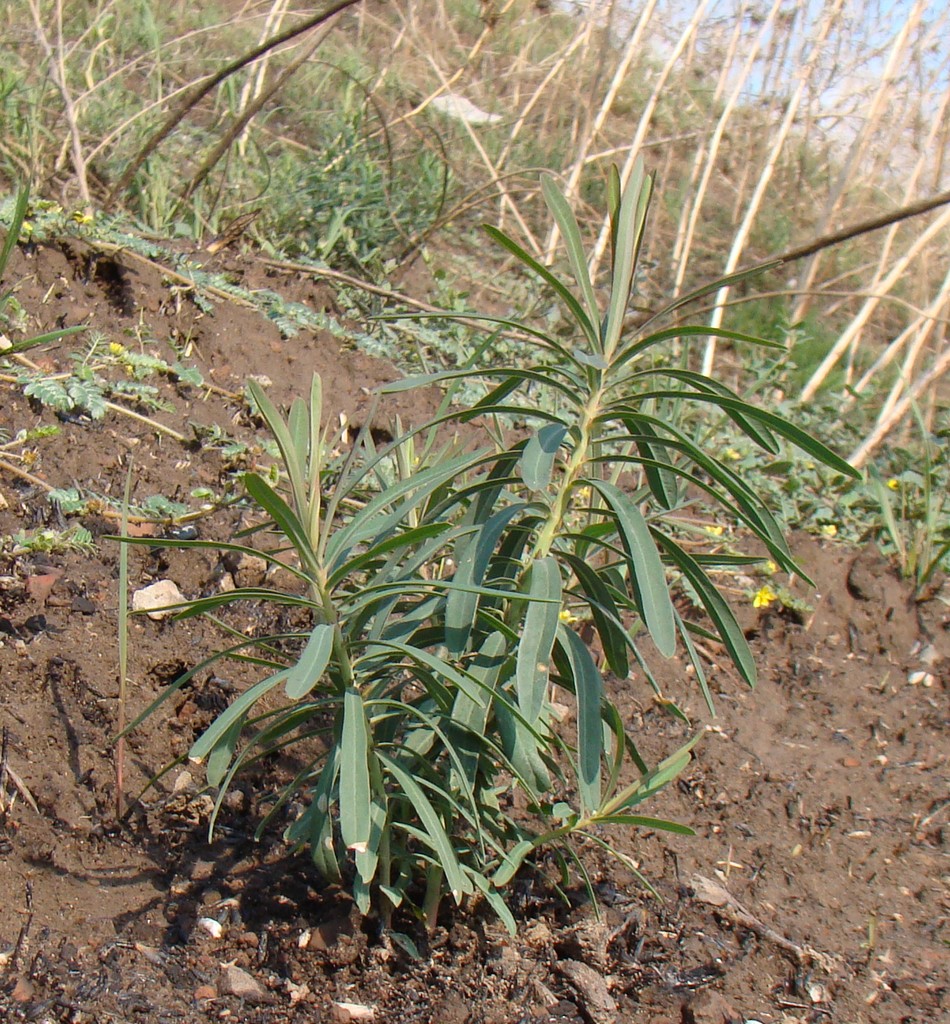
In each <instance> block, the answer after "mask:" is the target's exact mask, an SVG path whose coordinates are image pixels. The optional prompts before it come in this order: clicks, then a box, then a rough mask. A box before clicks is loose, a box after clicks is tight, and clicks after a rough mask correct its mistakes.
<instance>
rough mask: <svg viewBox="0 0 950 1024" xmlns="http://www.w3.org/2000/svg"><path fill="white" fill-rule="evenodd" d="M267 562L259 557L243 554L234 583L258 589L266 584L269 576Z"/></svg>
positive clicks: (235, 573) (234, 574) (239, 560)
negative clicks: (266, 578) (257, 587)
mask: <svg viewBox="0 0 950 1024" xmlns="http://www.w3.org/2000/svg"><path fill="white" fill-rule="evenodd" d="M267 566H268V563H267V560H266V559H264V558H261V557H260V556H259V555H248V554H243V555H241V557H240V558H239V559H238V564H237V570H236V572H234V573H233V576H234V581H235V583H237V584H238V585H239V586H242V587H256V586H260V584H261V583H263V582H264V577H265V576H266V575H267Z"/></svg>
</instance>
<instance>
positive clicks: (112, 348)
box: [109, 341, 125, 356]
mask: <svg viewBox="0 0 950 1024" xmlns="http://www.w3.org/2000/svg"><path fill="white" fill-rule="evenodd" d="M109 352H110V353H111V354H112V355H114V356H124V355H125V345H120V344H119V342H117V341H110V342H109Z"/></svg>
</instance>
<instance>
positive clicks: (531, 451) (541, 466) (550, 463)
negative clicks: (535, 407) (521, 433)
mask: <svg viewBox="0 0 950 1024" xmlns="http://www.w3.org/2000/svg"><path fill="white" fill-rule="evenodd" d="M566 436H567V427H566V426H565V425H563V424H561V423H547V424H545V425H544V426H543V427H540V428H539V429H538V430H536V431H535V432H534V433H533V434H532V435H531V437H530V438H528V443H527V444H526V445H525V447H524V453H523V454H522V456H521V479H522V480H524V482H525V486H526V487H528V489H529V490H532V491H544V490H546V489H547V487H548V484H550V483H551V475H552V473H553V471H554V460H555V459H556V458H557V453H558V450H559V449H560V447H561V442H562V441H563V440H564V438H565V437H566Z"/></svg>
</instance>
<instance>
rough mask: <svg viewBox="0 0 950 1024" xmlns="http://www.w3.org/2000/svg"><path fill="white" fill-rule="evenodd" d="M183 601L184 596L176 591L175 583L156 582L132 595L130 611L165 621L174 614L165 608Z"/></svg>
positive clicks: (167, 581) (170, 581)
mask: <svg viewBox="0 0 950 1024" xmlns="http://www.w3.org/2000/svg"><path fill="white" fill-rule="evenodd" d="M184 600H185V595H184V594H183V593H182V592H181V591H180V590H179V589H178V584H177V583H174V582H173V581H172V580H157V581H156V582H155V583H152V584H150V585H149V586H147V587H142V589H141V590H136V591H135V593H134V594H133V595H132V611H134V612H145V614H146V615H148V617H149V618H150V619H167V618H168V617H169V615H174V614H175V612H174V611H173V610H171V609H169V608H167V607H166V606H167V605H170V604H181V603H182V602H183V601H184Z"/></svg>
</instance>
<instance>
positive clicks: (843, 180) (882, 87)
mask: <svg viewBox="0 0 950 1024" xmlns="http://www.w3.org/2000/svg"><path fill="white" fill-rule="evenodd" d="M926 7H927V0H917V2H916V3H915V4H914V6H913V8H911V11H910V13H909V14H908V17H907V20H906V21H905V22H904V23H903V24H902V25H901V27H900V28H899V29H898V31H897V33H896V35H895V36H894V40H893V43H892V45H891V50H890V53H889V55H888V60H887V64H886V65H885V67H884V70H883V73H882V76H881V81H880V83H879V85H878V88H877V90H876V92H875V94H874V98H873V100H872V101H871V104H870V106H869V108H868V110H867V113H866V115H865V117H864V119H863V123H862V125H861V129H860V131H858V133H857V134H856V135H855V137H854V140H853V141H852V143H851V146H850V149H849V151H848V153H847V155H846V156H845V158H844V159H843V160H842V161H841V165H840V169H839V172H838V177H837V180H836V181H835V183H834V185H833V186H832V189H831V191H830V193H829V195H828V197H827V199H826V201H825V207H824V210H823V211H822V215H821V218H820V221H819V224H818V228H819V230H820V231H827V230H828V228H829V226H830V225H831V223H832V221H833V218H834V215H835V213H836V212H837V210H838V208H839V206H840V205H841V203H842V201H843V199H844V197H845V195H846V192H847V187H848V185H849V183H850V182H851V181H852V180H853V179H854V178H855V176H856V175H857V174H858V173H859V171H860V166H861V164H860V161H861V158H862V156H863V155H864V152H865V150H866V149H867V147H868V145H869V143H870V140H871V138H872V137H873V133H874V131H875V129H876V128H877V127H878V123H879V121H880V120H881V118H882V117H883V116H884V115H885V114H886V113H887V111H888V103H889V100H890V99H891V98H892V96H893V94H894V80H895V77H896V75H897V73H898V69H899V68H900V67H902V66H903V65H904V64H906V59H907V44H908V41H909V39H910V37H911V34H912V32H913V31H914V29H915V28H916V27H917V26H918V25H919V23H920V19H921V17H922V16H923V13H924V11H925V9H926ZM819 259H820V255H819V254H816V255H815V256H814V257H813V258H812V259H811V260H810V261H809V262H808V264H807V265H806V267H805V268H804V271H803V273H802V275H801V288H802V292H803V294H802V298H801V300H800V301H799V302H798V304H797V306H796V307H795V311H794V313H793V314H792V320H793V322H794V321H798V320H801V319H802V318H803V317H804V316H805V314H806V312H807V311H808V305H809V290H810V289H811V287H812V285H813V284H814V282H815V277H816V275H817V273H818V261H819Z"/></svg>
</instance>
